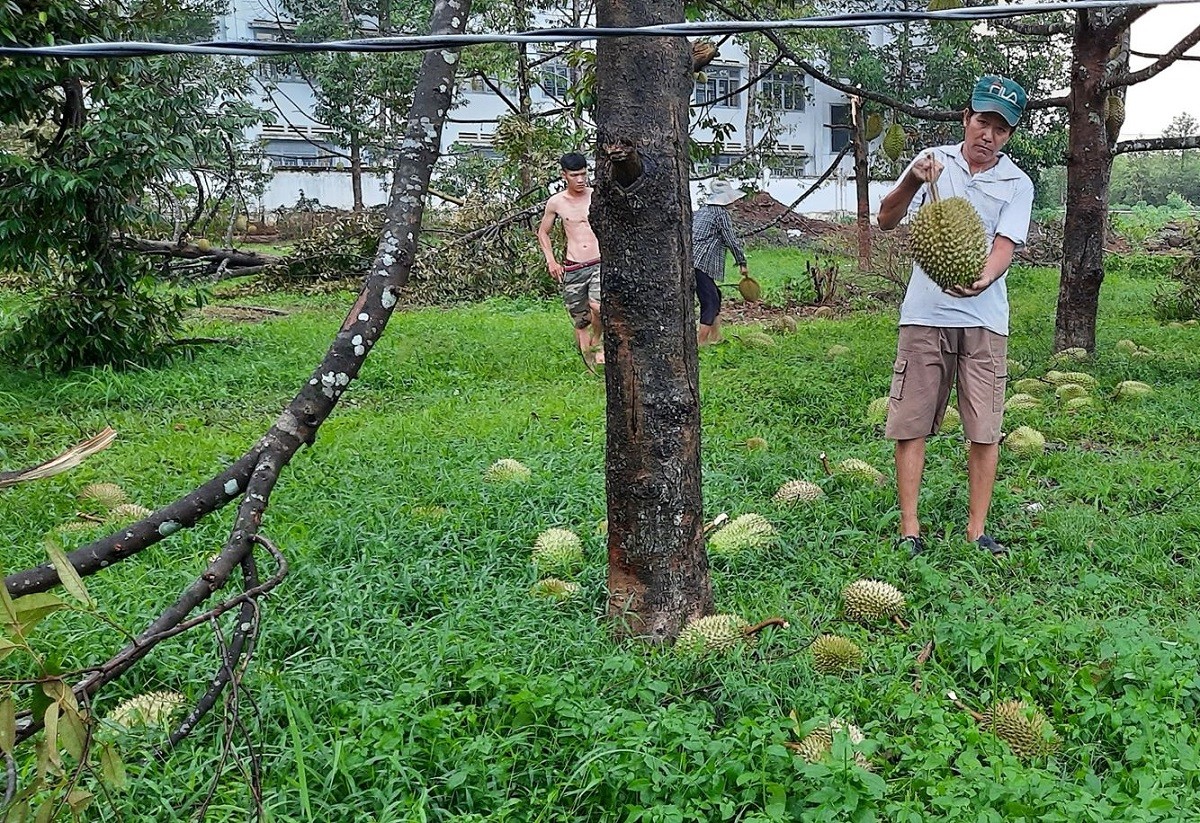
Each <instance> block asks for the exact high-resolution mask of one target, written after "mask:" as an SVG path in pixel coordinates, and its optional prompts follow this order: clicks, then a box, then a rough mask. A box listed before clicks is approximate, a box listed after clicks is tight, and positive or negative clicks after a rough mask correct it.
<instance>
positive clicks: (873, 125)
mask: <svg viewBox="0 0 1200 823" xmlns="http://www.w3.org/2000/svg"><path fill="white" fill-rule="evenodd" d="M881 134H883V118H882V117H880V116H879V113H878V112H871V113H870V114H868V115H867V122H866V138H867V140H874V139H875V138H876V137H878V136H879V135H881Z"/></svg>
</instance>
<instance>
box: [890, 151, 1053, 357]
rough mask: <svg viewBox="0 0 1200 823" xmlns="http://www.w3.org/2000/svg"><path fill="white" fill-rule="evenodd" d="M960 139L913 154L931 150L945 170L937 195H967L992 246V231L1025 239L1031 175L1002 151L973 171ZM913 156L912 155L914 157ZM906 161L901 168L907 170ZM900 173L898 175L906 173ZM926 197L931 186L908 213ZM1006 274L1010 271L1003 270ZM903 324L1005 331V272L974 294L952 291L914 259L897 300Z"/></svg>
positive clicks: (915, 199)
mask: <svg viewBox="0 0 1200 823" xmlns="http://www.w3.org/2000/svg"><path fill="white" fill-rule="evenodd" d="M962 148H963V144H962V143H959V144H958V145H956V146H938V147H937V148H935V149H928V150H926V151H923V152H921V153H920V154H918V155H917V158H920V157H923V156H925V155H926V154H929V153H930V152H932V153H933V154H934V155H935V156H936V157H937V159H938V160H939V161H940V162H941V164H942V166H943V167H944V170H943V171H942V174H941V176H940V177H939V178H938V181H937V187H938V196H939V197H942V198H943V199H944V198H947V197H964V198H966V199H967V200H968V201H970V203H971V205H973V206H974V207H975V210H976V211H978V212H979V216H980V217H981V218H982V219H983V229H984V231H985V232H986V233H987V247H988V249H989V250H990V249H991V247H992V242H993V241H994V240H995V238H996V235H998V234H1002V235H1004V236H1005V237H1007V238H1008V239H1009V240H1011V241H1013V243H1015V244H1016V246H1017V248H1021V247H1022V246H1024V245H1025V239H1026V237H1027V236H1028V234H1029V216H1030V212H1031V211H1032V209H1033V181H1031V180H1030V179H1029V177H1028V175H1026V174H1025V172H1023V171H1021V170H1020V169H1019V168H1017V165H1016V164H1015V163H1013V161H1012V160H1010V159H1009V158H1008V155H1007V154H1001V155H1000V159H999V161H998V162H997V163H996V165H994V166H992V167H991V168H990V169H988V170H987V171H981V172H980V173H979V174H975V175H972V174H971V169H970V167H969V166H968V165H967V160H966V158H965V157H963V153H962ZM917 158H914V160H913V163H915V162H916V160H917ZM911 168H912V164H911V163H910V164H909V166H908V168H906V169H905V170H904V175H907V174H908V171H909V169H911ZM904 175H901V176H900V179H901V180H903V179H904ZM928 198H929V187H928V186H925V185H923V186H921V188H920V190H919V191H918V192H917V195H916V196H915V197H913V199H912V203H911V204H910V205H909V207H908V213H909V216H912V215H914V214H916V213H917V209H919V208H920V207H921V206H922V205H924V204H925V203H926V201H927V200H928ZM1004 274H1005V275H1007V274H1008V272H1007V271H1006V272H1005V273H1004ZM900 325H901V326H933V327H936V328H975V327H982V328H985V329H989V330H991V331H994V332H996V333H997V334H1003V335H1005V336H1007V335H1008V286H1007V278H1006V277H1005V276H1004V275H1001V276H1000V279H998V280H997V281H996V282H995V283H993V284H992V285H991V286H989V287H988V288H987V289H985V290H984V292H983V293H982V294H979V295H976V296H975V297H951V296H950V295H948V294H946V293H945V292H944V291H942V289H941V287H940V286H938V285H937V283H934V282H933V281H932V280H931V279H929V275H927V274H925V272H924V271H922V270H921V267H920V266H919V265H917V264H916V263H913V271H912V277H911V278H910V279H909V281H908V291H907V292H905V295H904V303H903V304H901V306H900Z"/></svg>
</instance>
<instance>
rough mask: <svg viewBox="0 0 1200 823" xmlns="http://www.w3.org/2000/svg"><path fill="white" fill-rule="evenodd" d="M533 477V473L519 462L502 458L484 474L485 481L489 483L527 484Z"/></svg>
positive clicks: (509, 458)
mask: <svg viewBox="0 0 1200 823" xmlns="http://www.w3.org/2000/svg"><path fill="white" fill-rule="evenodd" d="M531 477H533V472H531V471H529V468H528V467H527V466H526V465H525V464H524V463H522V462H521V461H519V460H513V459H512V458H511V457H502V458H500V459H499V460H497V461H496V462H495V463H493V464H492V465H490V466H488V467H487V469H485V470H484V472H483V479H484V480H486V481H488V482H489V483H525V482H527V481H528V480H529V478H531Z"/></svg>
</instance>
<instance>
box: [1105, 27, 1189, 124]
mask: <svg viewBox="0 0 1200 823" xmlns="http://www.w3.org/2000/svg"><path fill="white" fill-rule="evenodd" d="M1198 25H1200V3H1186V4H1183V5H1175V6H1158V7H1156V8H1153V9H1151V10H1150V11H1148V12H1147V13H1146V14H1144V15H1142V17H1140V18H1139V19H1138V20H1137V22H1135V23H1134V24H1133V34H1132V38H1131V42H1132V45H1133V49H1134V50H1135V51H1144V52H1152V53H1155V54H1162V53H1163V52H1165V51H1167V50H1168V49H1170V48H1171V47H1172V46H1174V45H1175V44H1176V43H1178V42H1179V41H1180V40H1182V39H1183V37H1184V35H1186V34H1187V33H1188V32H1190V31H1191V30H1192V29H1194V28H1195V27H1196V26H1198ZM1188 54H1189V55H1195V56H1197V57H1200V45H1197V46H1193V47H1192V48H1191V50H1190V51H1188ZM1151 62H1153V61H1151V60H1148V59H1146V58H1143V57H1131V58H1130V63H1129V65H1130V68H1132V69H1133V70H1135V71H1136V70H1138V69H1141V68H1145V67H1146V66H1148V65H1150V63H1151ZM1198 89H1200V62H1195V61H1187V60H1181V61H1178V62H1176V63H1175V65H1173V66H1171V67H1170V68H1168V69H1167V70H1166V71H1164V72H1162V73H1160V74H1159V75H1158V76H1157V77H1154V78H1152V79H1150V80H1147V81H1145V82H1144V83H1138V84H1137V85H1136V86H1130V87H1129V91H1128V94H1127V96H1126V98H1125V125H1124V127H1123V128H1122V129H1121V139H1123V140H1128V139H1130V138H1133V137H1138V136H1143V135H1144V136H1146V137H1157V136H1159V135H1160V134H1162V130H1163V128H1165V127H1166V126H1167V125H1168V124H1169V123H1170V122H1171V120H1172V119H1173V118H1174V117H1175V115H1177V114H1180V113H1182V112H1187V113H1188V114H1190V115H1192V116H1193V117H1195V118H1196V119H1197V120H1200V93H1198V91H1197V90H1198Z"/></svg>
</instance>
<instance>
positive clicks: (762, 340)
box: [738, 331, 775, 349]
mask: <svg viewBox="0 0 1200 823" xmlns="http://www.w3.org/2000/svg"><path fill="white" fill-rule="evenodd" d="M738 339H739V340H740V341H741V343H742V345H743V346H749V347H750V348H752V349H770V348H774V347H775V338H774V337H772V336H771V335H769V334H765V333H764V332H760V331H752V332H750V333H749V334H743V335H742V336H741V337H739V338H738Z"/></svg>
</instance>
